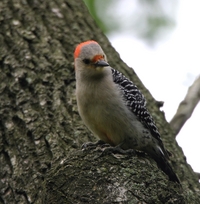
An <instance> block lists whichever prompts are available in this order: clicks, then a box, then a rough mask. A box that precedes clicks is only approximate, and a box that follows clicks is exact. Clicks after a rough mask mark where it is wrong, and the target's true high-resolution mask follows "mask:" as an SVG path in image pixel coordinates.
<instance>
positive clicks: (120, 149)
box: [101, 143, 135, 156]
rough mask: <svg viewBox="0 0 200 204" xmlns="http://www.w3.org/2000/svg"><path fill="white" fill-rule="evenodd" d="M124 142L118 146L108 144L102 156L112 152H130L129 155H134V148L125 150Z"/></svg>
mask: <svg viewBox="0 0 200 204" xmlns="http://www.w3.org/2000/svg"><path fill="white" fill-rule="evenodd" d="M122 145H123V143H120V144H119V145H117V146H114V147H112V146H109V147H108V146H107V147H105V148H104V150H103V152H102V154H101V156H104V155H107V154H110V153H119V154H128V155H133V154H135V150H134V149H127V150H124V149H122V148H121V147H122Z"/></svg>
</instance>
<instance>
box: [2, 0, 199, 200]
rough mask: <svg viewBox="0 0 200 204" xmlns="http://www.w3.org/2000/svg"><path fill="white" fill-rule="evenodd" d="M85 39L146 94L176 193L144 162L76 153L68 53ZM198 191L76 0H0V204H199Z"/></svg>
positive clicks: (78, 139) (79, 136)
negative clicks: (140, 95)
mask: <svg viewBox="0 0 200 204" xmlns="http://www.w3.org/2000/svg"><path fill="white" fill-rule="evenodd" d="M88 39H94V40H97V41H98V42H99V43H100V45H101V46H102V47H103V49H104V50H105V52H106V53H107V55H108V58H109V62H110V64H111V65H112V66H113V67H115V68H116V69H118V70H120V71H122V72H123V73H124V74H125V75H126V76H128V77H129V78H130V79H131V80H133V81H134V82H135V83H136V84H137V85H138V87H139V88H140V89H141V90H142V92H143V93H144V95H145V96H146V98H147V101H148V104H149V105H148V108H149V110H150V112H151V113H152V115H153V117H154V118H155V120H156V123H157V125H158V127H159V129H160V132H161V135H162V138H163V141H164V143H165V146H166V147H167V149H169V151H171V152H173V157H172V165H173V167H174V169H175V171H176V172H177V174H178V175H179V177H180V179H181V181H182V187H183V190H181V189H180V187H179V186H177V185H176V184H173V183H171V182H169V181H168V179H167V177H166V176H165V175H164V174H163V173H162V172H161V171H160V170H159V169H158V168H157V166H156V164H155V162H154V161H153V160H151V159H150V158H149V157H147V156H144V155H143V156H132V157H130V156H122V155H112V154H111V155H105V156H103V157H99V156H100V152H99V149H95V150H87V151H81V150H80V146H81V144H82V143H83V142H86V141H94V140H95V138H94V137H93V136H92V134H91V133H90V132H89V131H88V130H87V129H86V128H85V126H84V125H83V124H82V122H81V120H80V117H79V115H78V113H77V107H76V100H75V78H74V68H73V51H74V47H75V46H76V44H78V43H79V42H81V41H84V40H88ZM199 190H200V187H199V183H198V179H197V177H196V175H195V174H194V172H193V171H192V169H191V167H190V166H189V165H187V163H186V161H185V157H184V155H183V152H182V150H181V148H180V147H178V145H177V144H176V142H175V141H174V138H173V135H172V133H171V130H170V127H169V125H168V123H167V122H166V121H165V119H164V115H163V113H161V112H160V111H159V109H158V107H157V106H156V102H155V100H154V99H153V98H152V96H151V95H150V93H149V92H148V90H147V89H145V87H144V86H143V85H142V83H141V82H140V80H139V79H138V78H137V76H136V75H135V73H134V71H133V70H132V69H129V68H128V67H127V66H126V64H124V63H123V62H122V61H121V59H120V58H119V55H118V54H117V53H116V52H115V50H114V49H113V48H112V47H111V45H110V43H109V42H108V40H107V38H106V37H105V36H104V35H103V34H102V32H101V31H100V30H99V29H98V27H97V25H96V24H95V23H94V21H93V19H92V18H91V17H90V15H89V13H88V11H87V9H86V7H85V5H84V4H83V2H82V1H73V0H71V1H70V0H2V1H0V203H6V204H7V203H8V204H12V203H184V202H186V203H199V200H200V193H199Z"/></svg>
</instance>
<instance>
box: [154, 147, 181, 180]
mask: <svg viewBox="0 0 200 204" xmlns="http://www.w3.org/2000/svg"><path fill="white" fill-rule="evenodd" d="M156 152H157V153H158V151H156ZM153 158H154V160H155V161H156V163H157V165H158V167H159V168H160V169H161V170H162V171H163V172H164V173H165V174H166V175H167V176H168V177H169V180H170V181H173V182H176V183H180V180H179V178H178V177H177V175H176V174H175V172H174V171H173V169H172V167H171V165H170V163H169V161H168V156H165V154H164V153H163V151H162V150H161V149H160V148H159V155H157V156H155V157H153Z"/></svg>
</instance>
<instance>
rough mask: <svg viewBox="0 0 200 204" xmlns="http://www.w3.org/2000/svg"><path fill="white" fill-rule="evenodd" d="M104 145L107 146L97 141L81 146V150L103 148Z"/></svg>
mask: <svg viewBox="0 0 200 204" xmlns="http://www.w3.org/2000/svg"><path fill="white" fill-rule="evenodd" d="M104 145H107V144H106V143H105V142H104V141H102V140H98V141H97V142H86V143H84V144H83V145H82V146H81V149H82V150H85V149H94V148H96V147H98V146H104Z"/></svg>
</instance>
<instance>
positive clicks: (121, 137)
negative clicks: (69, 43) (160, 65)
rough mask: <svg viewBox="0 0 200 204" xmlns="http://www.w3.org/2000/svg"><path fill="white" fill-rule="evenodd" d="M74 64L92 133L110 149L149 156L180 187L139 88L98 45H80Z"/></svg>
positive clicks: (81, 104) (83, 114) (81, 106)
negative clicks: (112, 64) (111, 64)
mask: <svg viewBox="0 0 200 204" xmlns="http://www.w3.org/2000/svg"><path fill="white" fill-rule="evenodd" d="M74 63H75V74H76V98H77V105H78V111H79V114H80V116H81V118H82V120H83V122H84V123H85V125H86V126H87V127H88V128H89V130H90V131H91V132H92V133H93V134H94V135H95V136H97V137H99V138H100V140H102V141H104V142H105V143H109V144H110V145H111V146H118V145H120V147H121V148H122V149H124V150H127V149H135V150H139V151H143V152H145V153H147V154H148V155H149V156H150V157H152V158H153V159H154V160H155V161H156V162H157V164H158V166H159V167H160V168H161V169H162V170H163V171H164V172H165V173H166V174H167V175H168V177H169V179H170V180H171V181H174V182H177V183H180V181H179V179H178V177H177V176H176V174H175V173H174V171H173V169H172V167H171V166H170V164H169V162H168V159H169V155H168V151H167V150H166V149H165V148H164V145H163V143H162V140H161V138H160V134H159V132H158V129H157V127H156V125H155V122H154V120H153V118H152V116H151V115H150V113H149V112H148V110H147V108H146V100H145V98H144V96H143V94H142V93H141V92H140V90H139V89H138V88H137V86H136V85H135V84H134V83H133V82H132V81H130V80H129V79H127V78H126V77H125V76H124V75H123V74H122V73H120V72H119V71H117V70H115V69H113V68H111V67H110V65H109V64H108V62H107V57H106V55H105V53H104V51H103V50H102V48H101V47H100V45H99V44H98V43H97V42H96V41H93V40H90V41H86V42H82V43H80V44H79V45H78V46H77V47H76V49H75V51H74Z"/></svg>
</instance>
